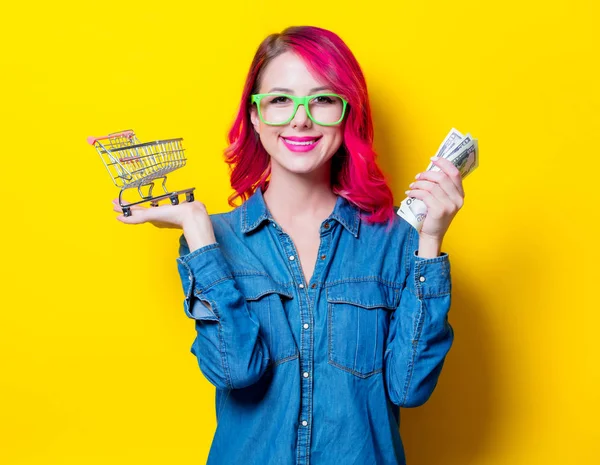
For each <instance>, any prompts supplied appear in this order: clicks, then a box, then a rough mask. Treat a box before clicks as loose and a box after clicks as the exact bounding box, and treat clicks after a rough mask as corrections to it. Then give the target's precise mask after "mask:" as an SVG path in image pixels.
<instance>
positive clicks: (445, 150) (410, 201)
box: [397, 128, 479, 232]
mask: <svg viewBox="0 0 600 465" xmlns="http://www.w3.org/2000/svg"><path fill="white" fill-rule="evenodd" d="M436 156H438V157H440V158H445V159H446V160H449V161H451V162H452V164H453V165H454V166H456V167H457V168H458V170H459V171H460V175H461V178H462V179H464V178H466V177H467V176H468V175H469V174H470V173H472V172H473V171H474V170H475V168H477V167H478V166H479V147H478V143H477V139H473V137H472V136H471V134H467V135H466V136H463V135H462V134H461V133H460V132H459V131H457V130H456V129H454V128H452V130H451V131H450V132H449V133H448V135H447V136H446V138H445V139H444V141H443V142H442V143H441V144H440V146H439V148H438V151H437V153H436ZM426 171H441V169H440V168H438V167H437V166H435V165H434V164H433V163H430V164H429V166H428V167H427V170H426ZM397 214H398V216H400V217H401V218H403V219H404V220H405V221H407V222H408V223H409V224H410V225H411V226H412V227H414V228H415V229H416V230H417V231H418V232H421V227H422V226H423V221H424V220H425V217H426V216H427V205H426V204H425V202H423V201H422V200H421V199H417V198H416V197H406V198H405V199H404V200H403V201H402V203H401V204H400V208H399V209H398V212H397Z"/></svg>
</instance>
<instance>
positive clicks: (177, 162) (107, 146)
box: [87, 130, 194, 216]
mask: <svg viewBox="0 0 600 465" xmlns="http://www.w3.org/2000/svg"><path fill="white" fill-rule="evenodd" d="M87 141H88V143H89V144H90V145H93V146H94V147H95V148H96V150H97V151H98V153H99V154H100V158H102V161H103V162H104V166H106V169H107V170H108V173H109V174H110V176H111V178H112V180H113V182H114V183H115V186H117V187H120V188H121V191H120V192H119V205H120V206H121V208H122V209H123V214H124V215H125V216H131V206H132V205H137V204H140V203H144V202H150V205H151V206H153V207H158V202H159V201H160V200H162V199H166V198H169V199H170V200H171V204H172V205H177V204H178V203H179V194H185V199H186V201H187V202H193V201H194V187H192V188H190V189H184V190H180V191H174V192H169V191H168V190H167V186H166V182H167V174H168V173H170V172H171V171H173V170H176V169H178V168H181V167H183V166H185V162H186V158H185V155H184V153H183V151H184V149H183V147H182V141H183V139H182V138H179V139H168V140H157V141H153V142H145V143H142V142H140V141H139V139H138V138H137V137H136V135H135V134H134V132H133V131H132V130H127V131H121V132H115V133H112V134H109V135H108V136H102V137H92V136H90V137H88V139H87ZM157 179H162V180H163V181H162V187H163V190H164V191H165V193H164V194H161V195H157V196H154V197H153V196H152V188H153V187H154V182H153V181H155V180H157ZM145 186H149V189H148V193H147V194H146V195H144V194H143V193H142V187H145ZM135 187H137V189H138V193H139V194H140V197H141V198H142V200H140V201H138V202H132V203H128V204H124V203H123V192H124V191H125V190H126V189H131V188H135Z"/></svg>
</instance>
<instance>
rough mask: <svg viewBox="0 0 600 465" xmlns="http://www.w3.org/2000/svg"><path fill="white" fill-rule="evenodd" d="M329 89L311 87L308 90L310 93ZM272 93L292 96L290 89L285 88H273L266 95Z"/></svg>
mask: <svg viewBox="0 0 600 465" xmlns="http://www.w3.org/2000/svg"><path fill="white" fill-rule="evenodd" d="M328 89H330V87H329V86H323V87H313V88H312V89H310V92H318V91H320V90H328ZM274 91H279V92H287V93H288V94H293V93H294V91H293V90H292V89H287V88H285V87H273V88H272V89H271V90H270V91H269V92H268V93H271V92H274Z"/></svg>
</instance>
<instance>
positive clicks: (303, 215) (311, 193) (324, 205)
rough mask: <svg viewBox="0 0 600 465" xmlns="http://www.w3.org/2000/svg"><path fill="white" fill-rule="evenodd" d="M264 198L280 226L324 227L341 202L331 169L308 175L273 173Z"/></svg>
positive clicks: (276, 171) (277, 171)
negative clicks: (333, 187)
mask: <svg viewBox="0 0 600 465" xmlns="http://www.w3.org/2000/svg"><path fill="white" fill-rule="evenodd" d="M272 168H273V167H272ZM263 198H264V200H265V203H266V205H267V208H268V209H269V211H270V212H271V215H272V216H273V218H274V219H275V221H276V222H277V223H279V224H280V225H301V224H307V223H308V224H315V223H316V224H320V223H321V222H322V221H323V220H324V219H325V218H327V217H328V216H329V215H330V214H331V212H332V211H333V209H334V207H335V203H336V201H337V196H336V195H335V194H334V193H333V191H332V189H331V185H330V171H329V167H327V169H326V170H323V172H321V173H320V174H317V173H311V175H306V176H303V175H297V174H295V173H289V172H280V171H279V170H275V171H273V170H272V171H271V178H270V180H269V187H268V188H267V190H266V191H265V193H264V195H263Z"/></svg>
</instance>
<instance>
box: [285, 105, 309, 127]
mask: <svg viewBox="0 0 600 465" xmlns="http://www.w3.org/2000/svg"><path fill="white" fill-rule="evenodd" d="M311 123H312V121H311V119H310V118H309V117H308V114H307V113H306V108H304V105H298V109H297V110H296V114H295V115H294V117H293V118H292V121H290V124H291V125H292V127H296V126H298V125H301V126H307V127H310V125H311Z"/></svg>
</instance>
